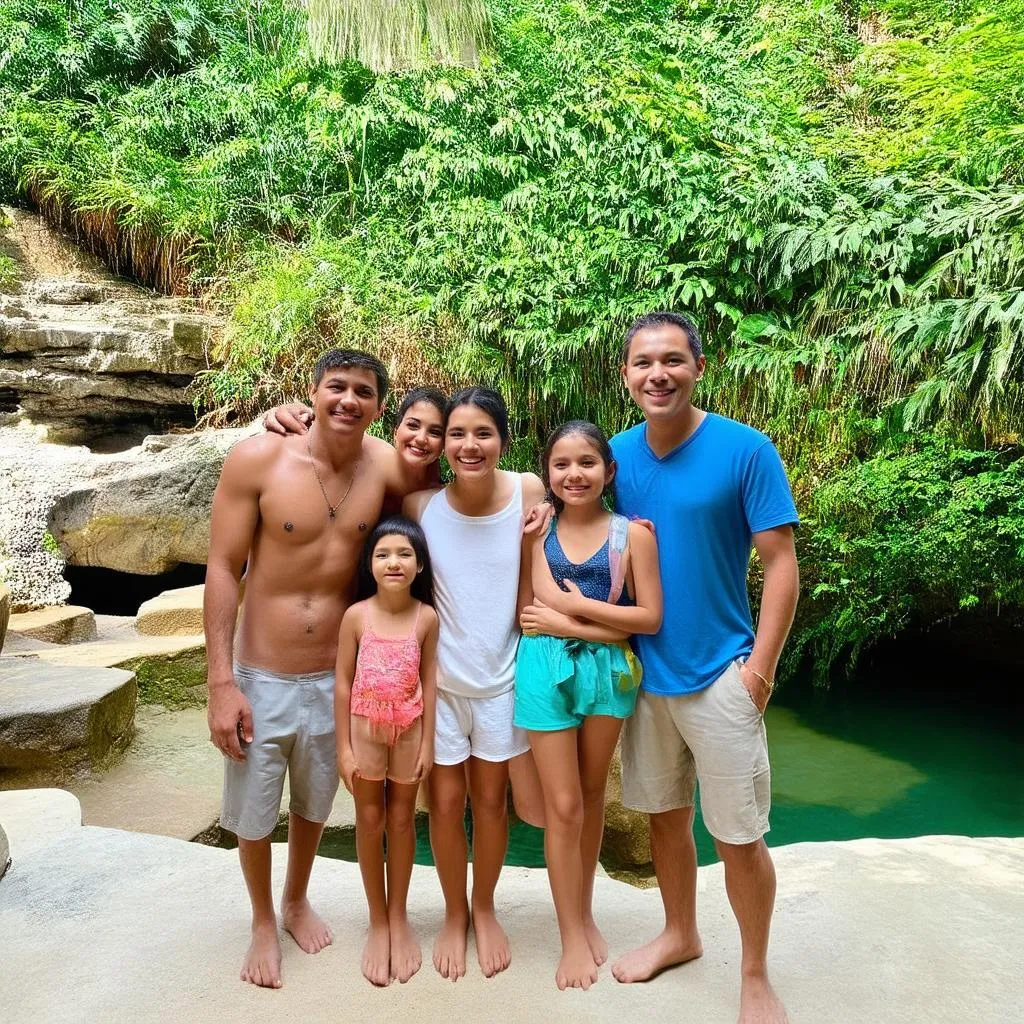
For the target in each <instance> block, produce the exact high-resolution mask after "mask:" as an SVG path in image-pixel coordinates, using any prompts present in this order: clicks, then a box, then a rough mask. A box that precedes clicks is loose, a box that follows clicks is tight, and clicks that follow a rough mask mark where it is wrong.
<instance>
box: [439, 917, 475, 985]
mask: <svg viewBox="0 0 1024 1024" xmlns="http://www.w3.org/2000/svg"><path fill="white" fill-rule="evenodd" d="M467 931H469V916H468V915H464V914H456V915H454V916H452V917H449V916H448V915H447V914H445V918H444V925H443V926H442V928H441V932H440V934H439V935H438V936H437V938H436V939H435V940H434V967H435V968H436V970H437V973H438V974H440V975H441V977H442V978H451V979H452V981H458V980H459V978H461V977H462V976H463V975H464V974H465V973H466V932H467Z"/></svg>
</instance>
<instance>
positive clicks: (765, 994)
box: [739, 974, 789, 1024]
mask: <svg viewBox="0 0 1024 1024" xmlns="http://www.w3.org/2000/svg"><path fill="white" fill-rule="evenodd" d="M788 1022H789V1018H788V1017H787V1016H786V1008H785V1007H784V1006H783V1005H782V1003H781V1001H780V1000H779V997H778V996H777V995H776V994H775V989H773V988H772V986H771V982H769V980H768V979H767V978H766V977H765V976H764V975H763V974H762V975H753V976H744V978H743V987H742V988H741V989H740V1017H739V1024H788Z"/></svg>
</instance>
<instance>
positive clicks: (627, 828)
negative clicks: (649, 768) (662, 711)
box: [602, 747, 651, 868]
mask: <svg viewBox="0 0 1024 1024" xmlns="http://www.w3.org/2000/svg"><path fill="white" fill-rule="evenodd" d="M602 850H603V852H604V854H605V855H606V856H610V858H611V859H612V860H613V861H615V862H616V863H617V864H621V865H622V866H623V867H626V868H628V867H635V866H638V865H645V864H650V862H651V837H650V833H649V830H648V822H647V815H646V814H642V813H641V812H640V811H634V810H631V809H630V808H628V807H626V806H625V805H624V804H623V802H622V757H621V754H620V751H619V749H618V748H617V747H616V749H615V754H614V756H613V757H612V763H611V768H610V770H609V772H608V787H607V789H606V790H605V810H604V842H603V845H602Z"/></svg>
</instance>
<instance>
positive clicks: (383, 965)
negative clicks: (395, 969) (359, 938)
mask: <svg viewBox="0 0 1024 1024" xmlns="http://www.w3.org/2000/svg"><path fill="white" fill-rule="evenodd" d="M363 977H364V978H366V980H367V981H368V982H370V983H371V984H373V985H377V986H379V987H380V988H383V987H384V986H385V985H390V984H391V939H390V936H389V933H388V926H387V923H386V922H385V923H384V924H371V925H370V931H369V933H368V934H367V936H366V945H365V946H363Z"/></svg>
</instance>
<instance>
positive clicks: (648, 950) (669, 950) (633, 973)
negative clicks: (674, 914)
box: [612, 931, 704, 985]
mask: <svg viewBox="0 0 1024 1024" xmlns="http://www.w3.org/2000/svg"><path fill="white" fill-rule="evenodd" d="M703 952H704V949H703V947H702V946H701V944H700V938H699V936H697V935H696V934H694V935H693V936H692V937H691V938H683V937H682V936H680V935H678V934H676V933H675V932H668V931H664V932H662V933H661V934H660V935H659V936H658V937H657V938H656V939H654V940H653V941H651V942H648V943H647V945H646V946H641V947H640V948H639V949H634V950H633V951H632V952H631V953H627V954H626V955H625V956H620V957H619V959H618V960H616V961H615V963H614V964H612V974H614V975H615V978H616V980H617V981H621V982H622V983H623V984H627V985H628V984H630V983H631V982H634V981H650V980H651V978H653V977H655V976H656V975H658V974H661V972H662V971H664V970H665V969H666V968H668V967H675V965H676V964H685V963H686V961H687V960H696V959H697V957H699V956H700V955H701V954H702V953H703Z"/></svg>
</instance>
